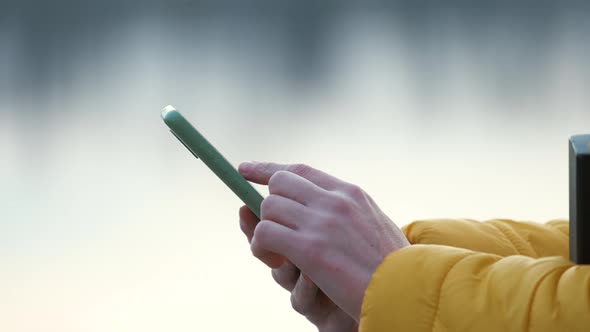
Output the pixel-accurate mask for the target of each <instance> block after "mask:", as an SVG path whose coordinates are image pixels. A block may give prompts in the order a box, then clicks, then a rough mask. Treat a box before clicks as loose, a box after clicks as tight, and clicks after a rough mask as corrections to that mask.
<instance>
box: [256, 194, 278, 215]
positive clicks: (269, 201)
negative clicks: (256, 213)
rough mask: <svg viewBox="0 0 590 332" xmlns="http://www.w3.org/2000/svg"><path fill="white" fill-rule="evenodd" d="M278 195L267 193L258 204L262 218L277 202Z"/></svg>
mask: <svg viewBox="0 0 590 332" xmlns="http://www.w3.org/2000/svg"><path fill="white" fill-rule="evenodd" d="M277 199H278V197H277V196H276V195H273V194H271V195H268V196H267V197H266V198H265V199H264V200H263V201H262V204H260V213H261V214H262V216H261V217H262V218H263V219H264V217H265V216H266V215H268V214H269V213H270V212H271V211H272V209H273V208H274V207H275V206H276V204H277Z"/></svg>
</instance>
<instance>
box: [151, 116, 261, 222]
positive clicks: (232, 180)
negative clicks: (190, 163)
mask: <svg viewBox="0 0 590 332" xmlns="http://www.w3.org/2000/svg"><path fill="white" fill-rule="evenodd" d="M162 119H163V120H164V122H165V123H166V125H168V127H169V128H170V131H171V132H172V134H173V135H174V136H176V138H178V140H179V141H180V142H181V143H182V144H183V145H184V146H185V147H186V148H187V149H188V150H189V151H190V152H191V153H192V154H193V155H194V156H195V157H197V159H201V160H202V161H203V162H204V163H205V165H207V167H209V168H210V169H211V170H212V171H213V173H215V174H216V175H217V177H219V178H220V179H221V181H223V182H224V183H225V184H226V185H227V186H228V187H229V189H231V190H232V191H233V192H234V193H235V194H236V195H238V197H239V198H240V199H241V200H242V202H244V203H245V204H246V206H248V208H249V209H250V210H251V211H252V212H253V213H254V214H255V215H256V216H257V217H258V218H259V219H260V204H262V200H263V197H262V196H261V195H260V193H259V192H258V191H256V189H254V187H252V185H251V184H250V183H249V182H248V181H246V179H244V177H242V176H241V175H240V173H238V171H237V170H236V169H235V168H234V167H233V166H232V165H231V164H230V163H229V162H228V161H227V160H226V159H225V158H224V157H223V156H222V155H221V153H219V151H217V149H215V147H213V145H211V143H209V142H208V141H207V140H206V139H205V137H203V135H201V133H199V132H198V131H197V130H196V129H195V127H193V126H192V125H191V124H190V122H188V121H187V120H186V119H185V118H184V117H183V116H182V114H180V112H178V111H177V110H176V109H175V108H174V107H172V106H170V105H169V106H166V107H165V108H164V110H163V111H162Z"/></svg>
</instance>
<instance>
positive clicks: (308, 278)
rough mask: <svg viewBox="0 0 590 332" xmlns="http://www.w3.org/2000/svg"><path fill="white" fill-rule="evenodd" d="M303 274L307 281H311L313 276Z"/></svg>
mask: <svg viewBox="0 0 590 332" xmlns="http://www.w3.org/2000/svg"><path fill="white" fill-rule="evenodd" d="M301 275H302V276H303V279H305V280H307V281H311V278H310V277H309V276H308V275H307V274H305V273H302V274H301Z"/></svg>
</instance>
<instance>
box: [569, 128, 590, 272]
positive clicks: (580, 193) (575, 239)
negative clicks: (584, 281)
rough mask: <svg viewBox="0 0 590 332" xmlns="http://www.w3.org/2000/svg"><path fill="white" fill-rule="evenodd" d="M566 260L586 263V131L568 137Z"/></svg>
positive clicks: (589, 164) (589, 247)
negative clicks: (568, 226) (567, 233)
mask: <svg viewBox="0 0 590 332" xmlns="http://www.w3.org/2000/svg"><path fill="white" fill-rule="evenodd" d="M569 148H570V165H569V168H570V171H569V173H570V175H569V176H570V260H572V261H573V262H574V263H576V264H590V134H588V135H575V136H572V137H570V142H569Z"/></svg>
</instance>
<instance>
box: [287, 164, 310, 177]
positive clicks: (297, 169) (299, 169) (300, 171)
mask: <svg viewBox="0 0 590 332" xmlns="http://www.w3.org/2000/svg"><path fill="white" fill-rule="evenodd" d="M287 169H288V170H289V172H292V173H295V174H297V175H299V176H304V175H307V174H309V173H310V172H312V171H313V168H312V167H311V166H308V165H306V164H293V165H290V166H289V167H288V168H287Z"/></svg>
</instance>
